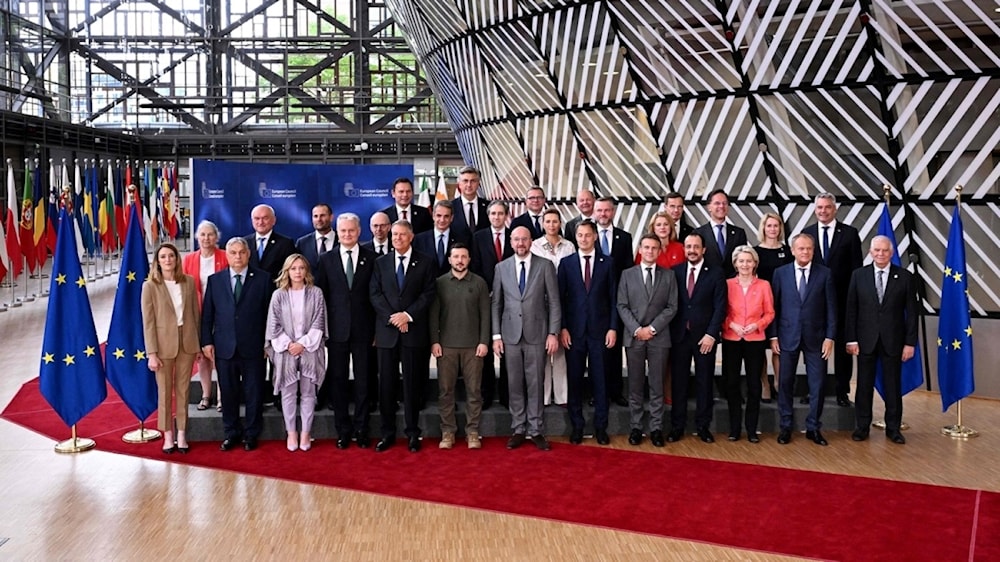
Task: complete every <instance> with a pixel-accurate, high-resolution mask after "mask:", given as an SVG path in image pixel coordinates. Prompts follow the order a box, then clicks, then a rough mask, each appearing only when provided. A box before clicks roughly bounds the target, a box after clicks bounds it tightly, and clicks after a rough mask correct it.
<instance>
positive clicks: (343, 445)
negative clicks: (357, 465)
mask: <svg viewBox="0 0 1000 562" xmlns="http://www.w3.org/2000/svg"><path fill="white" fill-rule="evenodd" d="M350 446H351V438H350V437H340V438H338V439H337V448H338V449H347V448H348V447H350Z"/></svg>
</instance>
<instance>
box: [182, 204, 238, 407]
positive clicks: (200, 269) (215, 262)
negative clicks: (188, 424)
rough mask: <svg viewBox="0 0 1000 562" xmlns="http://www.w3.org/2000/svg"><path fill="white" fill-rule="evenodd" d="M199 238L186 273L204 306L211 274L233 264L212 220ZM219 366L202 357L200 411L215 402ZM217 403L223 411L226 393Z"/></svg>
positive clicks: (200, 229) (187, 258)
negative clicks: (214, 380) (214, 373)
mask: <svg viewBox="0 0 1000 562" xmlns="http://www.w3.org/2000/svg"><path fill="white" fill-rule="evenodd" d="M195 235H196V236H197V237H198V247H199V250H198V251H197V252H191V253H189V254H188V255H186V256H184V273H186V274H187V275H189V276H191V278H192V279H194V287H195V290H196V291H197V293H198V308H199V310H200V309H201V300H202V298H203V290H202V287H204V286H205V285H206V284H207V283H208V276H209V275H212V274H213V273H216V272H218V271H222V270H223V269H226V268H227V267H229V264H228V262H226V252H225V250H222V249H220V248H219V227H217V226H215V223H213V222H212V221H201V222H200V223H199V224H198V229H197V230H196V231H195ZM214 369H215V362H214V361H212V360H211V359H209V358H207V357H205V356H202V357H201V359H199V360H198V378H199V379H201V402H199V403H198V409H199V410H207V409H208V407H209V405H210V404H211V401H212V371H213V370H214ZM218 396H219V397H220V398H219V400H218V403H217V409H218V410H219V411H220V412H221V411H222V400H221V396H222V394H221V393H219V394H218Z"/></svg>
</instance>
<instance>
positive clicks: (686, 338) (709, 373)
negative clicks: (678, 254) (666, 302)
mask: <svg viewBox="0 0 1000 562" xmlns="http://www.w3.org/2000/svg"><path fill="white" fill-rule="evenodd" d="M684 255H685V257H687V262H686V263H682V264H680V265H677V266H675V267H674V269H673V273H674V276H675V281H676V284H677V288H678V289H677V315H676V316H674V319H673V320H672V321H671V322H670V341H671V347H672V348H673V352H672V355H673V357H671V362H670V365H671V369H670V370H671V372H672V373H673V376H672V377H671V383H670V395H671V398H672V402H673V404H672V406H671V409H670V424H671V426H672V428H671V429H670V434H669V435H668V436H667V441H669V442H671V443H673V442H674V441H679V440H680V439H682V438H683V437H684V426H685V425H687V403H688V377H689V373H690V372H691V360H692V359H693V360H694V384H695V404H696V406H695V417H694V423H695V428H696V429H697V431H698V437H699V438H700V439H701V440H702V441H704V442H705V443H714V442H715V437H714V436H713V435H712V432H711V430H709V426H710V425H711V423H712V377H713V376H715V352H716V349H717V348H718V345H717V344H718V342H719V338H720V337H721V336H722V321H723V320H724V319H725V317H726V279H725V276H724V274H723V273H722V268H721V267H719V266H712V265H709V264H708V262H707V260H705V242H704V241H703V239H702V237H701V234H698V232H697V231H696V232H692V233H691V234H688V235H687V238H685V239H684Z"/></svg>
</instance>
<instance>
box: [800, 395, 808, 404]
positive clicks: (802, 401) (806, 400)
mask: <svg viewBox="0 0 1000 562" xmlns="http://www.w3.org/2000/svg"><path fill="white" fill-rule="evenodd" d="M808 403H809V395H808V394H806V395H805V396H803V397H802V398H799V404H808Z"/></svg>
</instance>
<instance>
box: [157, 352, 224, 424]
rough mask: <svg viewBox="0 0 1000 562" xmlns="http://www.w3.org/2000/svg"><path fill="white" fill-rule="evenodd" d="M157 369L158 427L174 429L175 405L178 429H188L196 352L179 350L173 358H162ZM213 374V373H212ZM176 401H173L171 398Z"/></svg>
mask: <svg viewBox="0 0 1000 562" xmlns="http://www.w3.org/2000/svg"><path fill="white" fill-rule="evenodd" d="M160 362H161V366H160V368H159V370H157V371H156V386H157V396H158V400H157V409H156V428H157V429H159V430H160V431H173V428H174V424H173V417H174V407H175V406H176V409H177V431H186V430H187V419H188V394H189V390H190V389H191V369H192V368H193V367H194V354H193V353H183V352H178V353H177V357H175V358H173V359H161V360H160ZM210 376H211V375H210ZM172 399H173V400H174V403H171V400H172Z"/></svg>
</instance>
